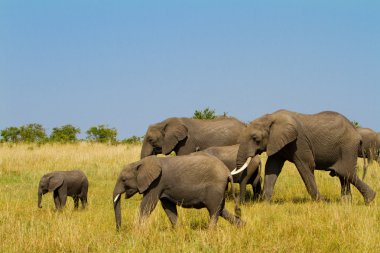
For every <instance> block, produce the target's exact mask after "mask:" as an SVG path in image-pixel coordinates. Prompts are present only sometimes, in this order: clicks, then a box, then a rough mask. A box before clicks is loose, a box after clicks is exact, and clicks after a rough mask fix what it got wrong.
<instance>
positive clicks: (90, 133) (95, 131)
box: [86, 125, 117, 143]
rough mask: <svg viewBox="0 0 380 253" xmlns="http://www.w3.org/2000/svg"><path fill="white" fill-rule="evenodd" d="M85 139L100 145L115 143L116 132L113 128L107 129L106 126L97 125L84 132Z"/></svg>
mask: <svg viewBox="0 0 380 253" xmlns="http://www.w3.org/2000/svg"><path fill="white" fill-rule="evenodd" d="M86 134H87V137H86V138H87V139H88V140H90V141H97V142H101V143H115V142H116V136H117V130H116V129H115V128H108V127H107V126H106V125H99V126H94V127H91V128H90V129H88V130H87V131H86Z"/></svg>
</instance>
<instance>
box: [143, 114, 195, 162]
mask: <svg viewBox="0 0 380 253" xmlns="http://www.w3.org/2000/svg"><path fill="white" fill-rule="evenodd" d="M187 135H188V129H187V127H186V126H185V125H183V124H182V123H181V121H180V120H179V119H177V118H170V119H168V120H165V121H164V122H161V123H158V124H154V125H151V126H149V128H148V130H147V132H146V134H145V138H144V141H143V146H142V148H141V156H140V158H144V157H147V156H150V155H157V154H165V155H167V154H169V153H170V152H172V151H173V150H175V147H176V146H177V145H178V143H179V142H180V141H183V140H184V139H185V138H186V137H187Z"/></svg>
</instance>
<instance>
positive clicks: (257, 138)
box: [251, 133, 261, 143]
mask: <svg viewBox="0 0 380 253" xmlns="http://www.w3.org/2000/svg"><path fill="white" fill-rule="evenodd" d="M251 137H252V140H253V141H254V142H256V143H258V142H260V141H261V138H260V136H258V135H257V134H256V133H254V134H252V136H251Z"/></svg>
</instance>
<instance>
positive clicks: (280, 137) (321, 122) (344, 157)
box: [236, 110, 376, 204]
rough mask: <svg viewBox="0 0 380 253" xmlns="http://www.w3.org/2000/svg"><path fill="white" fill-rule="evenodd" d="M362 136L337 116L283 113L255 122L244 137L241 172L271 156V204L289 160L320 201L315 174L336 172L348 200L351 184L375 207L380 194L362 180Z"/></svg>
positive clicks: (267, 187) (268, 193) (268, 168)
mask: <svg viewBox="0 0 380 253" xmlns="http://www.w3.org/2000/svg"><path fill="white" fill-rule="evenodd" d="M360 142H361V140H360V135H359V134H358V132H357V131H356V129H355V127H354V126H353V125H352V123H351V122H350V121H349V120H347V118H345V117H344V116H343V115H341V114H339V113H336V112H321V113H318V114H301V113H296V112H290V111H286V110H279V111H276V112H274V113H272V114H267V115H264V116H262V117H260V118H258V119H256V120H254V121H252V122H251V123H250V124H249V126H248V127H247V129H246V130H245V131H244V132H243V133H242V136H241V142H240V147H239V152H238V155H237V159H236V165H237V168H240V167H241V166H242V165H243V164H244V162H245V161H246V160H247V162H248V161H249V157H253V156H255V155H257V154H261V153H262V152H264V151H266V152H267V155H268V160H267V162H266V165H265V178H264V193H263V197H264V199H265V200H270V199H271V197H272V193H273V189H274V185H275V183H276V180H277V177H278V175H279V174H280V172H281V170H282V167H283V165H284V162H285V161H290V162H292V163H294V164H295V165H296V167H297V169H298V172H299V173H300V174H301V177H302V180H303V182H304V183H305V185H306V188H307V191H308V192H309V194H310V195H311V197H312V198H313V199H315V200H318V199H320V198H321V195H320V193H319V191H318V189H317V185H316V182H315V177H314V170H316V169H317V170H327V171H331V173H330V175H331V176H338V177H339V179H340V183H341V186H342V191H341V194H342V197H343V198H347V199H351V188H350V184H353V185H354V186H355V187H356V188H357V189H358V190H359V192H360V193H361V194H362V195H363V197H364V200H365V203H367V204H368V203H370V202H371V201H372V200H373V199H374V198H375V196H376V193H375V192H374V191H373V190H372V189H371V188H370V187H369V186H368V185H367V184H365V183H364V182H363V181H362V180H360V179H359V177H358V176H357V175H356V162H357V152H358V148H359V145H360Z"/></svg>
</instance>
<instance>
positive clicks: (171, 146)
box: [141, 117, 246, 158]
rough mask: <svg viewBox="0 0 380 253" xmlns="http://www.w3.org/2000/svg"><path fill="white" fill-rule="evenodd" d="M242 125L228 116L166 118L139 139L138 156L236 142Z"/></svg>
mask: <svg viewBox="0 0 380 253" xmlns="http://www.w3.org/2000/svg"><path fill="white" fill-rule="evenodd" d="M245 127H246V125H245V124H244V123H243V122H241V121H239V120H237V119H235V118H231V117H219V118H216V119H212V120H200V119H192V118H168V119H166V120H164V121H162V122H160V123H157V124H153V125H150V126H149V128H148V130H147V132H146V134H145V138H144V141H143V146H142V149H141V158H144V157H147V156H150V155H156V154H165V155H167V154H170V153H171V152H172V151H175V152H176V154H177V155H186V154H190V153H192V152H195V151H200V150H204V149H206V148H208V147H213V146H228V145H233V144H237V143H238V138H239V135H240V133H241V132H242V131H243V130H244V129H245Z"/></svg>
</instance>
